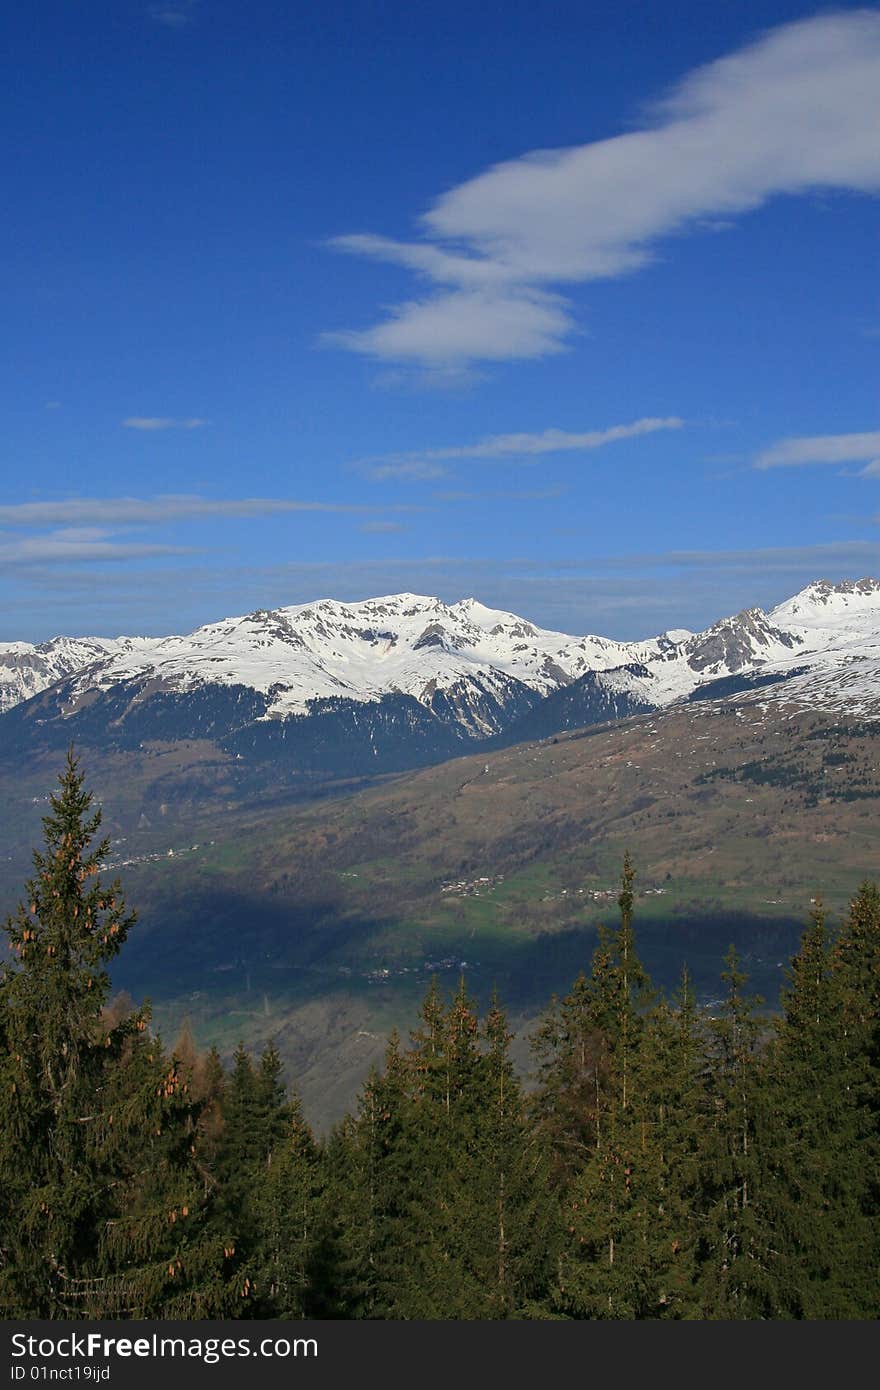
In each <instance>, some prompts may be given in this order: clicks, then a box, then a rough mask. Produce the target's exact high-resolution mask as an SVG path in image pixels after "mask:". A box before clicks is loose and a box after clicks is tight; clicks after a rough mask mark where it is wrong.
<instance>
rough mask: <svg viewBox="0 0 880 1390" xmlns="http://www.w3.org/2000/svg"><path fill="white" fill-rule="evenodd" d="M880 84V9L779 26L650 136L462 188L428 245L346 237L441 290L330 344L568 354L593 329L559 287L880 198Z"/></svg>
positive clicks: (679, 90)
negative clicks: (778, 216)
mask: <svg viewBox="0 0 880 1390" xmlns="http://www.w3.org/2000/svg"><path fill="white" fill-rule="evenodd" d="M878 90H880V12H878V11H877V10H875V9H859V10H852V11H849V12H844V13H836V14H828V15H820V16H817V17H814V18H809V19H805V20H800V21H797V22H795V23H792V24H786V25H782V26H780V27H778V28H776V29H773V30H770V31H769V32H768V33H766V34H765V35H763V36H762V37H761V38H759V39H758V40H757V41H756V42H754V43H752V44H750V45H748V46H747V47H745V48H742V49H740V50H739V51H737V52H734V53H732V54H730V55H728V56H726V57H723V58H721V59H719V60H718V61H717V62H713V63H710V64H708V65H707V66H705V67H701V68H697V69H695V70H694V71H693V72H691V73H690V74H689V75H687V76H686V77H685V78H684V80H683V81H682V82H681V83H680V84H679V85H678V86H677V87H676V88H675V89H674V90H673V91H672V92H671V94H670V95H669V96H668V97H667V98H666V99H665V100H663V101H661V102H659V103H658V104H657V105H656V106H655V107H654V109H653V112H652V113H651V115H652V118H651V119H649V120H648V121H646V122H645V124H644V125H643V127H642V128H641V129H638V130H634V131H631V132H628V133H626V134H623V135H617V136H614V137H612V138H610V139H607V140H597V141H593V142H591V143H589V144H585V145H577V146H572V147H569V148H564V149H550V150H537V151H532V152H530V153H527V154H524V155H523V156H522V157H520V158H518V159H513V160H509V161H506V162H504V163H502V164H497V165H495V166H493V167H492V168H489V169H487V170H486V171H485V172H483V173H481V174H478V175H477V176H476V177H474V178H472V179H469V180H468V181H467V182H465V183H463V184H460V185H459V186H458V187H455V188H452V189H451V190H449V191H448V192H447V193H444V194H443V195H442V196H440V197H439V198H437V199H436V201H435V202H434V204H433V205H432V206H431V207H430V208H429V209H428V211H427V212H426V213H425V214H424V215H423V216H422V218H421V219H420V229H421V239H420V240H417V241H399V240H394V239H393V238H389V237H380V236H375V235H372V234H370V233H358V234H353V235H346V236H337V237H335V238H332V239H331V241H330V245H331V246H333V247H335V248H336V249H337V250H339V251H342V252H346V253H349V254H354V255H358V256H364V257H369V258H371V259H376V260H382V261H387V262H391V263H393V264H396V265H399V266H402V267H403V268H405V269H406V270H408V271H410V272H411V273H413V274H415V275H416V276H417V277H418V278H419V279H421V280H422V281H427V282H428V283H429V285H430V286H431V288H430V289H429V290H428V291H427V292H426V293H423V294H421V295H418V296H416V297H413V298H410V299H407V300H406V301H405V302H403V303H400V304H397V305H396V306H394V307H392V308H391V310H390V311H389V315H388V317H386V318H385V319H384V320H383V321H381V322H378V323H376V324H374V325H373V326H372V327H368V328H357V329H343V330H341V331H336V332H332V333H327V334H325V335H324V341H325V342H327V343H329V344H331V345H335V346H338V347H342V348H345V349H348V350H350V351H353V352H357V353H361V354H364V355H366V356H368V357H373V358H378V359H380V360H382V361H386V362H388V361H391V362H399V363H408V364H410V365H416V366H423V367H425V366H427V367H429V368H434V369H442V368H444V367H449V366H450V364H456V363H458V364H469V363H471V362H476V361H502V360H511V359H517V358H535V357H544V356H547V355H548V354H550V353H554V352H559V351H561V350H562V349H563V348H564V347H566V345H567V343H568V341H569V339H570V338H571V336H572V334H573V333H574V332H575V331H576V330H577V323H576V320H575V318H574V315H573V312H572V309H571V306H570V305H569V304H568V303H567V302H566V300H565V299H564V298H562V297H561V295H560V293H559V289H558V287H560V286H564V285H566V284H573V283H578V282H585V281H590V280H599V279H609V278H614V277H617V276H621V275H626V274H629V273H631V272H633V271H635V270H638V269H640V268H641V267H643V266H645V265H647V264H649V263H650V262H651V260H652V259H654V257H655V256H656V253H657V252H656V248H657V244H658V242H659V241H660V240H661V239H662V238H666V237H669V236H672V235H677V234H681V233H683V232H687V231H699V230H700V229H701V228H703V229H705V228H706V227H711V226H712V225H713V224H715V225H717V222H718V220H719V219H721V220H722V221H730V219H731V218H734V217H735V216H737V215H741V214H743V213H747V212H749V211H751V210H753V209H755V208H758V207H760V206H761V205H762V204H763V203H765V202H767V200H768V199H770V198H773V197H778V196H780V195H783V194H788V195H794V194H804V193H807V192H811V191H814V190H816V189H839V190H845V191H851V192H859V193H869V194H876V193H877V192H878V191H880V140H878V139H877V92H878Z"/></svg>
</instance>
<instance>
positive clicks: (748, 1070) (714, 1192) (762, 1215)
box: [698, 946, 772, 1319]
mask: <svg viewBox="0 0 880 1390" xmlns="http://www.w3.org/2000/svg"><path fill="white" fill-rule="evenodd" d="M724 964H725V969H724V970H723V971H722V975H721V979H722V981H723V982H724V983H725V985H726V986H727V994H726V998H725V1000H724V1004H723V1006H722V1010H721V1012H720V1014H719V1015H718V1016H717V1017H716V1018H713V1019H711V1020H710V1023H709V1034H710V1038H709V1043H710V1052H709V1057H710V1070H709V1096H708V1105H709V1109H710V1116H709V1120H708V1123H707V1126H706V1133H705V1145H704V1150H703V1154H702V1166H703V1180H702V1187H703V1194H704V1198H703V1200H704V1212H703V1216H702V1229H701V1232H700V1241H699V1247H700V1248H699V1252H698V1258H699V1262H700V1268H699V1273H698V1280H699V1287H700V1296H701V1299H702V1306H703V1309H704V1316H706V1317H709V1318H735V1319H744V1318H751V1317H761V1316H764V1315H765V1314H766V1310H767V1308H768V1303H769V1301H770V1300H771V1299H772V1277H771V1275H770V1272H769V1270H768V1267H767V1263H766V1256H765V1251H766V1245H767V1212H766V1208H765V1205H764V1201H763V1197H764V1194H763V1192H762V1188H761V1182H760V1174H761V1162H760V1154H759V1149H758V1142H757V1137H756V1136H757V1129H758V1125H757V1122H758V1112H759V1105H760V1081H761V1071H760V1038H761V1032H762V1024H761V1020H760V1019H759V1018H758V1017H757V1016H756V1013H755V1010H756V1008H757V1006H758V1005H759V1004H760V1003H761V1002H762V1001H761V1000H760V999H758V998H757V997H749V996H748V995H746V993H745V986H746V984H747V976H746V975H745V974H744V973H743V971H742V970H741V969H740V962H739V956H738V954H737V951H736V949H735V947H734V946H731V947H730V950H729V951H728V954H727V956H726V957H725V962H724Z"/></svg>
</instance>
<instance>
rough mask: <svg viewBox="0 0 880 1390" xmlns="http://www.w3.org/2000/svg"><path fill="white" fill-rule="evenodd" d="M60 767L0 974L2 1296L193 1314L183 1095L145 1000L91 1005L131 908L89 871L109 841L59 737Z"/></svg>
mask: <svg viewBox="0 0 880 1390" xmlns="http://www.w3.org/2000/svg"><path fill="white" fill-rule="evenodd" d="M59 781H60V787H59V791H58V792H57V793H56V794H54V795H53V796H52V797H51V798H50V807H51V809H50V813H49V814H48V815H47V816H45V817H44V818H43V832H44V843H43V848H42V849H41V850H37V851H35V852H34V856H33V863H34V874H33V877H32V878H31V880H30V881H29V882H28V884H27V895H26V901H25V902H24V903H22V904H20V905H19V908H18V910H17V912H16V914H15V915H14V916H13V917H11V918H9V919H8V920H7V923H6V933H7V936H8V938H9V943H10V947H11V950H12V954H13V960H12V962H11V963H6V964H4V966H3V968H2V975H0V1185H2V1188H3V1192H4V1202H3V1205H2V1209H0V1308H2V1310H3V1311H4V1313H5V1314H6V1315H7V1316H18V1317H50V1318H51V1317H77V1316H105V1317H113V1316H156V1315H162V1314H163V1312H164V1310H165V1309H166V1308H178V1309H179V1308H182V1307H186V1308H189V1309H193V1308H196V1309H199V1310H200V1313H198V1314H196V1315H206V1314H208V1313H209V1312H210V1311H211V1310H215V1309H216V1308H217V1307H219V1306H221V1304H222V1299H223V1288H224V1256H223V1247H222V1245H221V1244H219V1242H212V1241H210V1240H209V1241H207V1243H205V1241H204V1240H203V1239H202V1236H203V1230H204V1227H203V1223H202V1219H201V1218H202V1216H203V1207H204V1201H205V1194H204V1192H203V1190H202V1187H201V1179H200V1174H199V1172H198V1158H197V1154H196V1150H195V1144H194V1130H195V1115H196V1108H195V1107H194V1105H193V1102H192V1098H191V1097H190V1096H189V1094H188V1092H187V1088H186V1085H185V1082H183V1081H182V1079H181V1076H180V1071H179V1068H178V1065H177V1063H176V1062H175V1061H174V1060H173V1059H168V1058H166V1056H165V1055H164V1053H163V1051H162V1048H161V1044H160V1043H159V1041H158V1040H157V1039H154V1038H152V1037H151V1034H150V1030H149V1011H148V1009H146V1008H144V1009H141V1010H136V1011H128V1010H116V1011H115V1013H110V1014H108V1013H107V1012H106V1010H105V1005H106V1000H107V995H108V990H109V983H110V982H109V976H108V973H107V967H108V964H109V962H110V961H111V960H112V959H113V958H114V957H115V956H116V954H117V953H118V951H119V949H120V947H121V946H122V945H123V943H124V942H125V939H126V937H127V935H128V931H129V929H130V928H131V926H132V925H133V923H134V920H135V918H134V914H133V913H130V912H128V911H127V909H126V906H125V901H124V898H123V894H122V889H121V885H120V884H119V882H118V880H117V881H115V882H113V883H111V884H109V885H107V884H104V883H102V881H101V879H100V877H99V873H100V868H101V865H102V863H103V861H104V858H105V856H106V855H107V853H108V850H109V842H108V841H107V840H106V839H104V840H101V841H99V842H97V843H96V842H95V837H96V835H97V832H98V830H99V827H100V823H101V812H100V810H99V809H95V808H93V798H92V795H91V793H89V792H88V791H86V790H85V788H84V778H83V775H82V774H81V773H80V771H79V768H78V765H77V762H76V759H75V758H74V757H73V754H72V752H70V753H68V757H67V762H66V765H65V769H64V771H63V773H62V775H61V777H60V779H59ZM197 1217H198V1219H196V1218H197Z"/></svg>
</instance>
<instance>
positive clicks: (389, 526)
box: [360, 521, 407, 536]
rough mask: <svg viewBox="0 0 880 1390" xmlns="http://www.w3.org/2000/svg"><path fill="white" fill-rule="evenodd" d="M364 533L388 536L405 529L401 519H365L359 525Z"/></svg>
mask: <svg viewBox="0 0 880 1390" xmlns="http://www.w3.org/2000/svg"><path fill="white" fill-rule="evenodd" d="M360 529H361V531H363V532H364V534H365V535H368V536H370V535H374V536H390V535H393V534H394V533H395V532H397V531H405V530H406V529H407V527H406V526H404V524H403V522H402V521H365V522H364V523H363V525H362V526H361V527H360Z"/></svg>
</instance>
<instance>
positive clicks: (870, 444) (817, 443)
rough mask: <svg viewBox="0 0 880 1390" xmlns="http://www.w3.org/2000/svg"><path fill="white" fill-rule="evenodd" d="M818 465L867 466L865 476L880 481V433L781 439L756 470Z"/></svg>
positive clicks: (758, 460)
mask: <svg viewBox="0 0 880 1390" xmlns="http://www.w3.org/2000/svg"><path fill="white" fill-rule="evenodd" d="M816 463H818V464H821V463H826V464H827V463H864V464H866V467H865V468H863V469H861V470H860V475H861V477H863V478H880V430H873V431H868V432H867V433H866V434H812V435H800V436H796V437H793V438H790V439H780V440H778V441H777V443H775V444H771V445H770V447H769V448H767V449H764V450H762V452H761V453H760V454H758V455H757V457H756V459H755V467H756V468H797V467H801V466H803V465H805V464H816Z"/></svg>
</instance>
